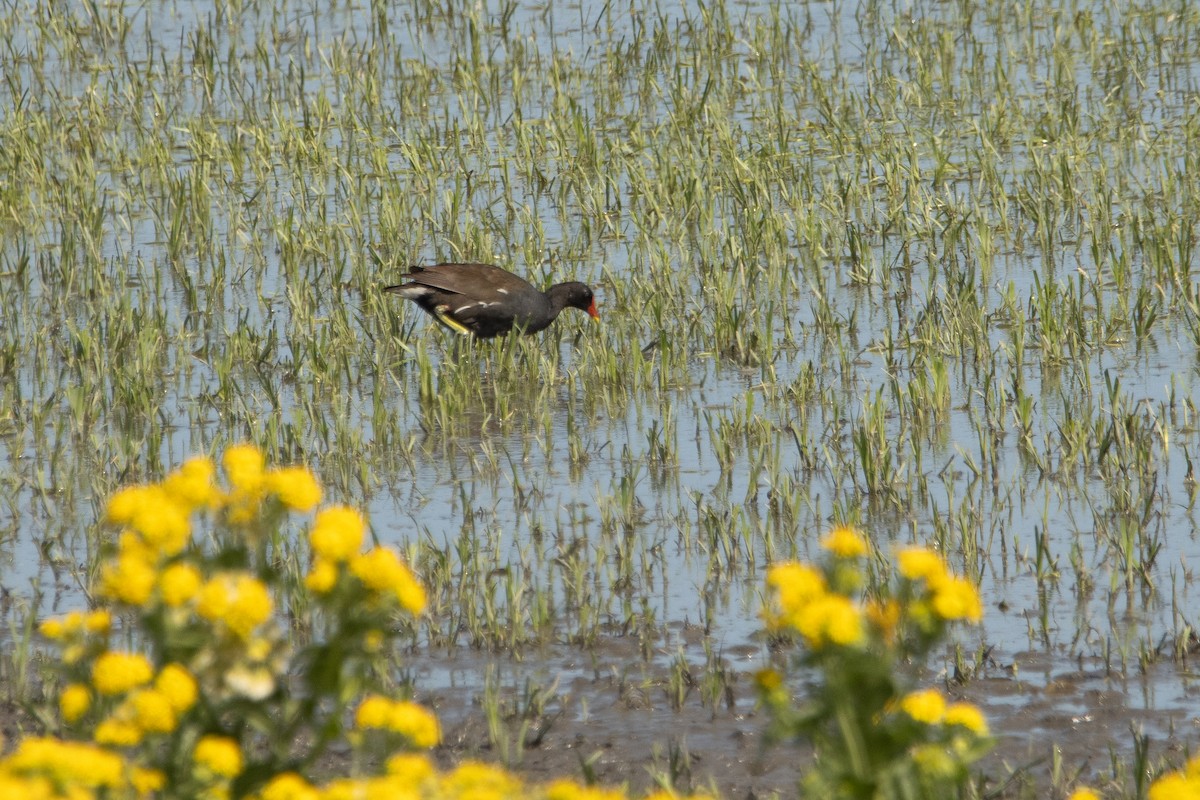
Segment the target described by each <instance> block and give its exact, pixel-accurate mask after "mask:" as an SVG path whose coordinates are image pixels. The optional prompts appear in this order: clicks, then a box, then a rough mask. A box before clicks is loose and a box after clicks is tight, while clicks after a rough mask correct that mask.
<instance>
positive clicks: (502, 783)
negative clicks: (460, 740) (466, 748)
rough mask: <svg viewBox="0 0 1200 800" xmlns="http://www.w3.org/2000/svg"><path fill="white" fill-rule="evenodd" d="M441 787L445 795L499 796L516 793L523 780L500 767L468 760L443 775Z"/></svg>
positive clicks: (464, 796) (463, 796) (442, 793)
mask: <svg viewBox="0 0 1200 800" xmlns="http://www.w3.org/2000/svg"><path fill="white" fill-rule="evenodd" d="M439 783H440V787H439V788H440V789H441V792H440V793H439V794H441V795H442V796H445V797H462V798H466V797H472V798H475V797H478V798H487V797H497V796H504V795H510V794H515V793H516V792H517V791H519V790H520V788H521V782H520V780H518V779H517V778H516V777H515V776H514V775H512V774H511V773H509V772H506V771H505V770H503V769H501V768H500V767H497V766H494V765H492V764H485V763H483V762H482V761H474V760H468V761H464V762H462V763H461V764H459V765H458V766H457V767H456V768H455V769H453V770H451V771H450V772H448V773H446V774H445V775H443V776H442V780H441V781H440V782H439Z"/></svg>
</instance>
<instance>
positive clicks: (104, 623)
mask: <svg viewBox="0 0 1200 800" xmlns="http://www.w3.org/2000/svg"><path fill="white" fill-rule="evenodd" d="M38 630H39V631H40V632H41V634H42V636H45V637H46V638H47V639H53V640H54V641H67V640H69V639H73V638H76V637H78V636H81V635H83V634H86V633H108V632H109V631H110V630H112V613H111V612H109V611H108V609H100V610H98V611H92V612H91V613H88V614H84V613H83V612H81V611H72V612H71V613H69V614H67V615H66V616H63V617H54V618H52V619H48V620H46V621H45V622H43V623H42V624H41V626H39V628H38Z"/></svg>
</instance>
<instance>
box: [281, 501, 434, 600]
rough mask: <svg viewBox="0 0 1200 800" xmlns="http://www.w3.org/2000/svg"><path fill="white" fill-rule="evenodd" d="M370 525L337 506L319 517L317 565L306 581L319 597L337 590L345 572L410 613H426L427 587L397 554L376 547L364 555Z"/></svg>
mask: <svg viewBox="0 0 1200 800" xmlns="http://www.w3.org/2000/svg"><path fill="white" fill-rule="evenodd" d="M365 529H366V525H365V523H364V522H363V518H362V515H360V514H359V513H358V512H357V511H355V510H354V509H351V508H346V507H344V506H334V507H332V508H327V509H324V510H323V511H321V512H320V513H319V514H317V517H316V519H315V520H314V522H313V528H312V531H311V532H310V533H309V545H310V546H311V547H312V551H313V564H312V567H311V569H310V570H309V573H308V575H307V576H306V577H305V579H304V582H305V585H306V586H307V587H308V589H309V590H310V591H312V592H314V593H316V594H318V595H328V594H330V593H332V592H333V590H334V589H335V588H336V587H337V585H338V582H339V581H340V580H341V578H342V575H343V574H344V571H347V570H348V572H349V574H350V575H353V576H354V577H356V578H357V579H358V581H359V583H361V584H362V585H363V586H364V587H366V588H367V589H368V590H370V591H371V592H374V593H375V594H377V595H379V596H381V597H391V598H393V599H394V600H395V601H396V603H398V604H399V606H400V608H402V609H404V610H405V611H407V612H408V613H410V614H420V613H421V612H422V611H424V610H425V603H426V597H425V588H424V587H423V586H421V584H420V582H419V581H418V580H417V578H416V576H415V575H413V573H412V570H410V569H409V568H408V565H406V564H405V563H404V562H403V561H401V560H400V557H399V556H397V555H396V553H395V552H393V551H392V550H389V549H388V548H386V547H375V548H372V549H371V550H368V551H367V552H365V553H360V552H359V549H360V548H361V547H362V541H363V534H364V532H365Z"/></svg>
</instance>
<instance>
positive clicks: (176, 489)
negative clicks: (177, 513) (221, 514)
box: [162, 456, 218, 511]
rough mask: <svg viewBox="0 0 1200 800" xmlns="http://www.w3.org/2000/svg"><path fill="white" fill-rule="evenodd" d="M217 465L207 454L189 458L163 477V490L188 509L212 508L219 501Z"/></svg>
mask: <svg viewBox="0 0 1200 800" xmlns="http://www.w3.org/2000/svg"><path fill="white" fill-rule="evenodd" d="M215 472H216V467H214V466H213V462H212V459H210V458H208V457H206V456H197V457H196V458H189V459H188V460H187V461H185V462H183V464H182V465H181V466H180V467H179V469H177V470H175V471H174V472H172V473H171V474H170V475H168V476H167V477H166V478H164V479H163V482H162V487H163V490H164V491H166V493H167V494H168V495H169V496H170V497H171V498H172V499H173V500H174V501H175V502H176V503H178V504H179V505H180V506H182V507H183V508H185V509H187V510H188V511H195V510H196V509H201V508H210V507H212V506H213V505H215V504H216V502H217V497H218V492H217V487H216V486H215V485H214V484H213V475H214V473H215Z"/></svg>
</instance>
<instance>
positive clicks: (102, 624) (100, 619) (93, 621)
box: [83, 608, 112, 633]
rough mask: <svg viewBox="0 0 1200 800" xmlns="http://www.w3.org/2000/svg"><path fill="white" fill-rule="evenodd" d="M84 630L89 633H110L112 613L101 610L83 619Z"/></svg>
mask: <svg viewBox="0 0 1200 800" xmlns="http://www.w3.org/2000/svg"><path fill="white" fill-rule="evenodd" d="M83 628H84V630H86V631H87V632H88V633H108V632H109V631H110V630H112V612H111V611H109V610H108V609H106V608H101V609H98V610H96V611H93V612H92V613H90V614H88V615H87V616H86V617H84V618H83Z"/></svg>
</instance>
